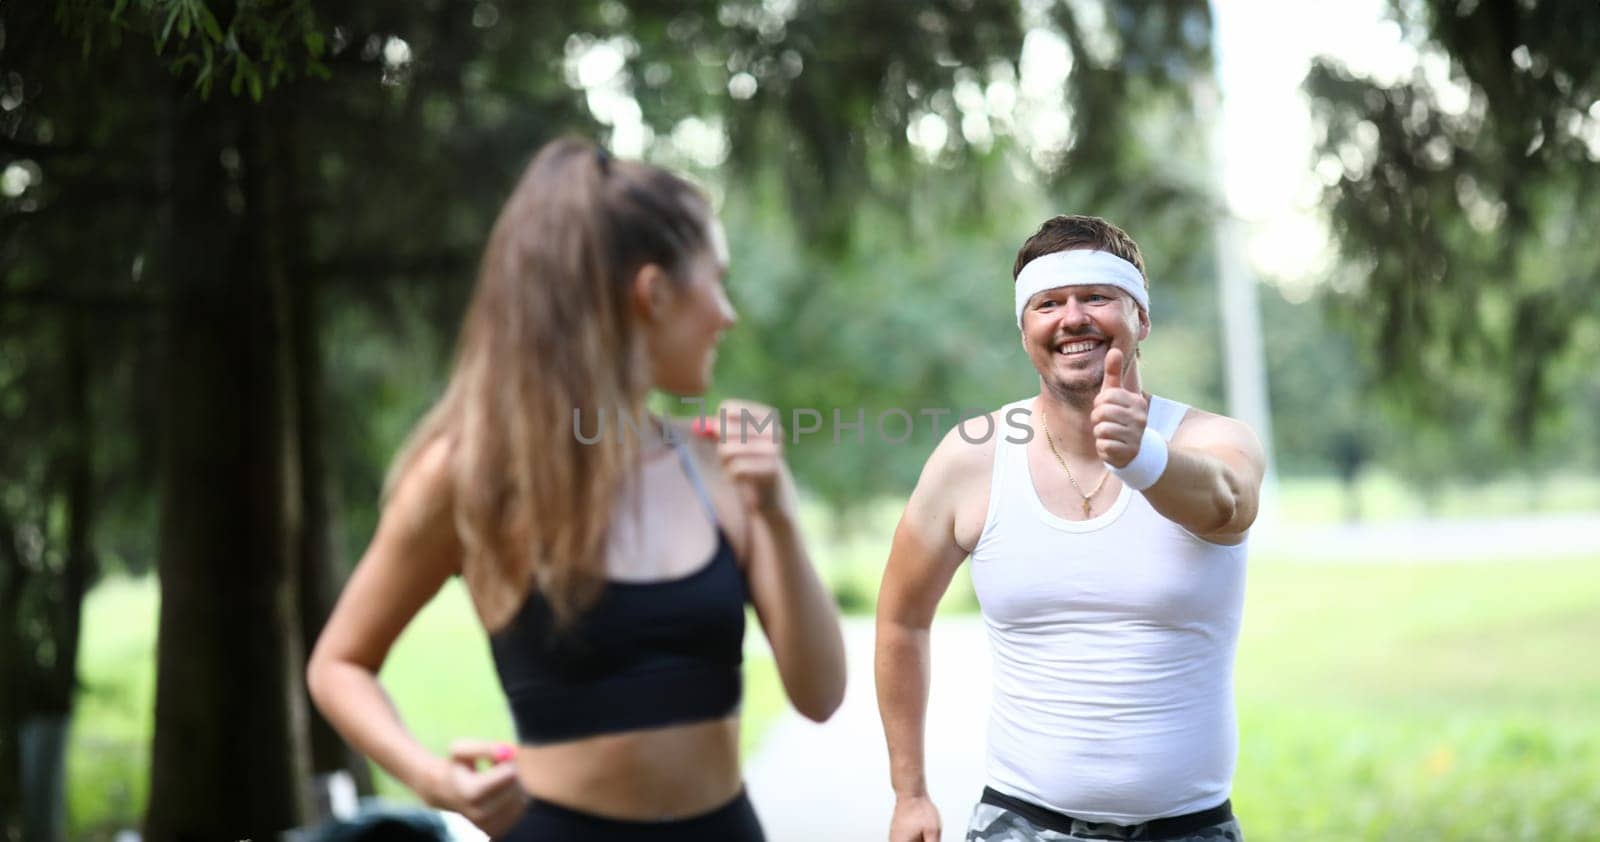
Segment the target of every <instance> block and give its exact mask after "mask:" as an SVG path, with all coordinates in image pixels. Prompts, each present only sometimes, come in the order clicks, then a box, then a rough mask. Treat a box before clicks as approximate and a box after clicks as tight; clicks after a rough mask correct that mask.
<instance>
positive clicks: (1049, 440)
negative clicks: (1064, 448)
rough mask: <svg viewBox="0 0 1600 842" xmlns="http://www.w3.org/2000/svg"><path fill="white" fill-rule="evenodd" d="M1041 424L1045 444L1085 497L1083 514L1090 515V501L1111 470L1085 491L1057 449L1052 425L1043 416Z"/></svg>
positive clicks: (1081, 495)
mask: <svg viewBox="0 0 1600 842" xmlns="http://www.w3.org/2000/svg"><path fill="white" fill-rule="evenodd" d="M1039 426H1041V427H1044V441H1045V444H1048V445H1050V453H1051V454H1052V455H1054V456H1055V457H1056V461H1057V462H1058V463H1060V464H1061V470H1063V471H1066V472H1067V482H1070V483H1072V490H1073V491H1076V492H1078V496H1079V497H1082V498H1083V516H1084V517H1085V518H1087V517H1089V501H1090V500H1093V499H1094V495H1096V494H1099V493H1100V488H1101V487H1102V486H1104V485H1105V484H1106V477H1109V476H1111V472H1110V471H1106V472H1105V473H1103V474H1101V475H1100V481H1099V482H1097V483H1095V484H1094V490H1093V491H1091V492H1089V493H1088V494H1085V493H1083V486H1081V485H1078V480H1077V478H1076V477H1074V476H1073V475H1072V469H1071V468H1069V467H1067V460H1065V459H1062V458H1061V451H1059V450H1056V440H1055V439H1054V438H1051V437H1050V425H1049V424H1047V423H1045V422H1044V419H1042V418H1041V419H1040V423H1039Z"/></svg>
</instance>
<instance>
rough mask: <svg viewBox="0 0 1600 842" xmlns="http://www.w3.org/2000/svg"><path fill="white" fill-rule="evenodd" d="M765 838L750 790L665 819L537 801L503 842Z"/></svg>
mask: <svg viewBox="0 0 1600 842" xmlns="http://www.w3.org/2000/svg"><path fill="white" fill-rule="evenodd" d="M706 840H716V842H765V840H766V836H765V835H764V834H763V833H762V832H761V822H760V821H758V820H757V819H756V811H755V808H754V807H752V806H751V805H750V798H749V796H748V795H746V794H745V792H744V791H742V790H741V791H740V792H739V795H738V796H737V797H735V798H734V799H733V800H732V801H729V802H728V803H727V804H724V805H722V806H721V807H718V808H717V809H715V810H712V811H711V812H709V813H703V814H701V815H698V816H692V817H690V818H687V819H673V820H671V821H663V822H649V821H626V820H622V819H608V818H604V817H601V816H595V815H591V814H589V813H583V812H579V811H577V810H574V809H571V808H570V807H561V806H558V805H556V804H551V803H549V802H548V801H539V800H537V799H535V800H533V801H532V802H530V803H529V804H528V812H526V813H524V814H523V815H522V820H521V821H519V822H517V824H516V826H515V827H512V828H511V831H510V832H509V833H507V834H506V835H505V836H502V837H500V838H499V840H497V842H706Z"/></svg>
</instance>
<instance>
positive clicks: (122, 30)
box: [56, 0, 331, 102]
mask: <svg viewBox="0 0 1600 842" xmlns="http://www.w3.org/2000/svg"><path fill="white" fill-rule="evenodd" d="M213 5H217V6H220V7H222V8H225V9H230V10H231V11H232V12H233V15H232V17H231V18H229V19H228V21H227V24H226V26H224V25H223V24H222V23H220V22H219V21H218V18H217V10H216V9H213ZM56 21H57V23H58V24H59V25H60V26H61V28H62V30H63V31H64V32H65V33H67V35H68V36H69V37H73V38H76V39H77V40H78V41H79V43H80V44H81V46H82V52H83V55H84V57H86V58H87V57H88V56H90V55H91V54H93V53H94V52H95V49H96V46H97V44H98V45H100V46H102V47H105V46H109V47H113V48H114V47H117V46H119V45H120V43H121V40H122V38H123V37H124V35H125V34H128V33H132V34H133V35H135V36H136V37H139V38H141V39H143V38H149V39H151V40H152V42H153V44H154V46H155V51H156V54H157V55H159V56H161V57H163V59H165V62H166V66H167V68H168V69H169V70H170V71H171V72H172V73H173V74H174V75H179V76H185V77H188V78H191V79H192V81H193V85H194V89H195V90H196V91H198V92H199V93H200V95H201V96H202V97H209V96H210V95H211V88H212V85H214V84H215V83H216V82H217V81H219V80H222V79H227V80H228V82H227V84H228V92H229V93H230V94H231V95H233V96H235V97H238V96H242V95H244V94H246V93H248V94H249V96H250V99H251V100H253V101H255V102H260V101H261V100H262V98H263V97H264V96H265V95H266V92H267V91H268V90H270V89H272V88H275V87H277V86H278V85H279V84H281V83H283V82H285V81H288V80H290V79H293V78H296V77H299V76H311V77H315V78H319V79H327V78H329V77H330V76H331V71H330V70H329V68H328V66H327V65H326V64H324V63H323V61H322V59H323V56H324V55H325V53H326V44H327V38H326V36H325V35H324V34H323V33H322V31H321V30H320V29H319V28H318V23H317V19H316V11H315V7H314V4H313V2H312V0H267V2H259V3H236V4H213V3H211V2H208V0H116V2H115V3H113V4H111V6H110V7H107V5H106V4H105V3H104V2H103V0H56Z"/></svg>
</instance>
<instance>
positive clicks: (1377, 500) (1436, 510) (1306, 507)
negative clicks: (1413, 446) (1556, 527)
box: [1277, 469, 1600, 525]
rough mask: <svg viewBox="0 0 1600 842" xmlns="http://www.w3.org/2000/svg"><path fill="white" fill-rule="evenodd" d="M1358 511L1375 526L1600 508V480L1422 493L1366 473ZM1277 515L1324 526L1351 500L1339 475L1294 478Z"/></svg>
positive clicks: (1502, 482)
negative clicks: (1487, 515)
mask: <svg viewBox="0 0 1600 842" xmlns="http://www.w3.org/2000/svg"><path fill="white" fill-rule="evenodd" d="M1355 495H1356V509H1357V511H1358V512H1359V516H1360V519H1361V520H1362V521H1365V522H1370V523H1382V522H1385V521H1396V520H1417V519H1422V518H1441V519H1463V518H1475V517H1483V516H1484V515H1485V513H1494V514H1495V515H1500V516H1504V515H1525V514H1534V513H1540V514H1556V513H1572V512H1590V513H1592V512H1595V511H1597V510H1600V479H1596V478H1595V477H1593V476H1587V475H1584V476H1576V475H1556V476H1540V477H1539V478H1538V479H1537V480H1535V479H1533V478H1530V477H1507V478H1503V479H1498V480H1495V481H1492V482H1466V481H1460V480H1457V481H1453V482H1450V483H1448V484H1446V485H1442V486H1440V487H1439V488H1437V489H1435V490H1434V491H1432V492H1431V493H1429V494H1423V493H1420V492H1418V491H1417V490H1416V489H1415V488H1413V487H1411V486H1410V485H1408V484H1406V483H1405V482H1404V481H1403V480H1402V479H1401V478H1400V477H1398V476H1396V475H1395V474H1393V473H1390V472H1388V471H1385V470H1380V469H1374V470H1366V471H1362V472H1361V474H1360V475H1359V476H1357V478H1356V483H1355ZM1277 503H1278V513H1279V516H1280V517H1281V518H1282V519H1283V520H1284V521H1285V522H1287V523H1290V524H1295V525H1321V524H1329V523H1337V522H1340V521H1344V520H1346V519H1347V517H1346V508H1347V503H1348V501H1347V500H1346V496H1345V489H1344V487H1343V485H1342V484H1341V483H1340V482H1339V481H1338V479H1337V478H1335V477H1331V476H1328V477H1294V478H1290V479H1284V480H1281V481H1280V482H1279V483H1278V497H1277Z"/></svg>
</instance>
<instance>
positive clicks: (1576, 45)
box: [1305, 0, 1600, 450]
mask: <svg viewBox="0 0 1600 842" xmlns="http://www.w3.org/2000/svg"><path fill="white" fill-rule="evenodd" d="M1393 11H1394V15H1395V17H1396V18H1397V19H1398V21H1399V22H1400V24H1401V27H1402V31H1403V32H1404V33H1405V36H1406V40H1407V42H1408V43H1410V44H1411V45H1412V46H1414V47H1415V48H1416V49H1417V51H1418V55H1419V59H1420V61H1419V64H1418V66H1417V69H1416V70H1415V71H1414V72H1413V73H1412V75H1411V76H1410V77H1409V78H1401V79H1398V80H1395V81H1393V82H1386V81H1378V80H1373V79H1367V78H1362V77H1359V76H1357V75H1355V74H1353V73H1351V72H1349V71H1348V70H1345V69H1344V68H1342V67H1340V66H1339V65H1337V64H1336V63H1334V62H1331V61H1329V60H1326V59H1323V60H1319V61H1318V62H1317V63H1316V64H1315V65H1314V67H1313V69H1312V72H1311V74H1310V75H1309V76H1308V77H1307V79H1306V83H1305V85H1306V90H1307V92H1308V93H1309V94H1310V96H1311V97H1312V101H1313V104H1314V106H1315V110H1316V114H1317V116H1318V119H1319V121H1320V123H1321V126H1322V137H1321V139H1320V141H1319V143H1318V152H1319V154H1320V156H1321V160H1322V161H1323V163H1322V164H1321V165H1320V166H1321V167H1323V168H1324V169H1325V170H1326V171H1328V172H1330V173H1332V174H1336V180H1334V181H1333V183H1332V184H1331V186H1329V188H1328V189H1327V192H1326V199H1327V204H1328V207H1329V210H1330V214H1331V216H1332V221H1333V229H1334V233H1335V235H1336V237H1337V240H1338V244H1339V248H1340V251H1341V253H1342V254H1343V256H1344V258H1345V260H1346V261H1347V263H1348V265H1349V267H1350V269H1349V273H1350V279H1349V282H1348V283H1347V284H1345V287H1346V291H1347V292H1348V294H1347V295H1346V296H1344V298H1343V299H1342V300H1343V307H1344V308H1345V309H1346V310H1347V311H1349V312H1350V313H1352V314H1357V313H1358V314H1359V317H1358V318H1353V319H1351V321H1352V322H1353V323H1354V324H1355V325H1356V327H1357V329H1358V331H1359V333H1360V335H1361V337H1362V339H1363V341H1364V342H1365V343H1366V344H1368V345H1369V347H1371V348H1372V349H1373V350H1374V351H1375V353H1376V356H1377V357H1378V365H1377V366H1376V371H1377V372H1378V373H1379V374H1380V375H1381V385H1382V386H1383V387H1384V388H1385V390H1386V392H1387V394H1389V395H1390V396H1391V397H1393V398H1395V399H1396V400H1397V402H1399V403H1401V404H1403V405H1404V406H1405V407H1407V408H1408V409H1409V411H1410V413H1411V415H1412V417H1413V418H1415V419H1417V420H1423V421H1428V422H1430V423H1433V424H1440V425H1453V424H1457V423H1458V422H1459V420H1460V415H1459V414H1458V412H1456V411H1452V410H1459V409H1460V407H1461V405H1462V404H1469V405H1471V406H1473V407H1474V409H1469V410H1468V411H1469V412H1484V411H1485V410H1488V411H1489V412H1493V413H1494V414H1495V415H1496V416H1497V417H1498V418H1499V419H1501V421H1502V422H1503V423H1504V425H1505V426H1506V427H1507V428H1508V429H1509V430H1510V431H1511V432H1512V433H1513V434H1514V435H1515V437H1516V441H1517V447H1518V449H1519V450H1526V449H1527V448H1529V447H1531V446H1533V444H1534V443H1535V439H1536V433H1538V432H1539V430H1540V426H1541V422H1549V421H1551V420H1553V419H1554V418H1555V417H1556V416H1557V415H1559V413H1560V411H1561V410H1562V408H1563V407H1564V406H1566V405H1568V404H1569V403H1570V402H1569V401H1567V400H1563V399H1558V397H1557V396H1558V395H1560V393H1561V392H1562V391H1563V390H1568V389H1579V390H1584V389H1586V390H1587V391H1588V392H1589V394H1590V395H1592V394H1593V389H1594V387H1593V382H1594V381H1593V379H1592V377H1591V376H1590V373H1589V372H1588V371H1586V368H1587V366H1585V365H1583V364H1581V363H1579V362H1578V360H1579V359H1580V355H1581V354H1582V348H1583V344H1584V339H1583V337H1584V336H1585V335H1592V334H1593V332H1594V331H1595V330H1596V326H1597V325H1600V311H1597V310H1596V309H1595V307H1594V302H1595V301H1596V300H1597V296H1596V293H1597V292H1600V241H1597V240H1596V239H1595V238H1594V237H1593V236H1591V235H1590V234H1586V233H1584V232H1593V231H1595V230H1600V208H1597V207H1596V206H1595V203H1594V202H1592V201H1589V200H1588V199H1589V197H1590V196H1591V195H1592V193H1593V191H1594V189H1595V186H1596V184H1597V183H1600V105H1597V104H1596V103H1597V101H1600V64H1597V63H1596V62H1595V61H1594V50H1595V44H1597V43H1600V17H1597V16H1596V15H1594V14H1593V9H1592V8H1589V7H1587V6H1585V5H1583V4H1574V3H1538V4H1534V3H1521V2H1516V0H1481V2H1473V3H1458V2H1453V0H1452V2H1445V0H1418V2H1404V3H1395V4H1394V6H1393ZM1590 344H1591V345H1592V343H1590ZM1457 380H1461V381H1465V382H1467V383H1479V384H1481V383H1483V382H1485V381H1487V382H1490V383H1493V384H1495V387H1496V388H1495V389H1494V391H1495V392H1497V393H1498V395H1497V397H1498V398H1499V400H1494V401H1491V402H1489V404H1488V405H1487V406H1485V405H1484V402H1483V401H1481V400H1479V398H1481V397H1482V392H1483V389H1482V388H1478V389H1476V390H1474V391H1471V392H1463V391H1462V390H1461V389H1459V388H1452V383H1453V382H1454V381H1457ZM1591 400H1592V398H1591Z"/></svg>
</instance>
